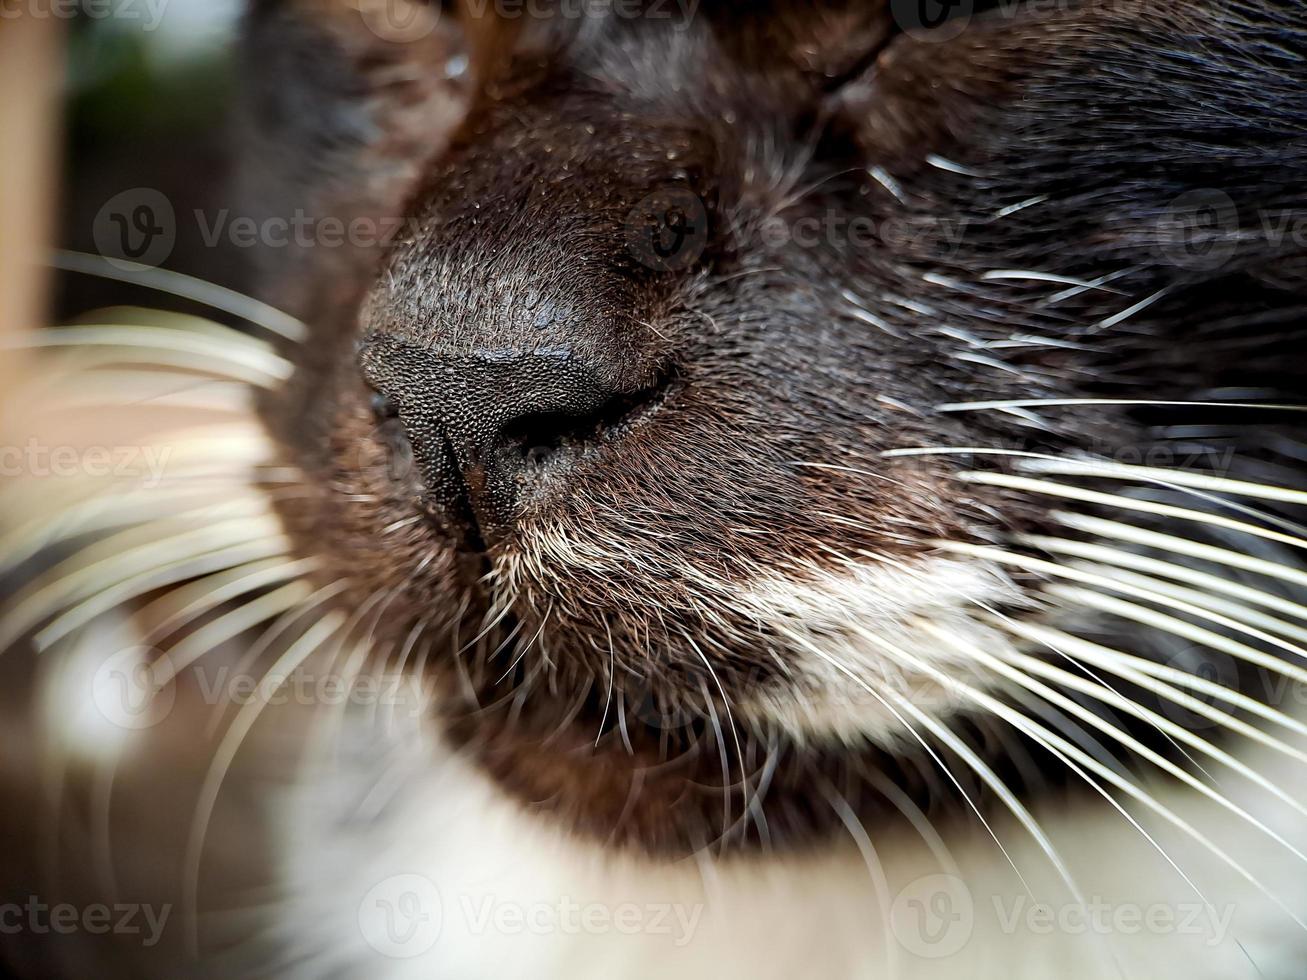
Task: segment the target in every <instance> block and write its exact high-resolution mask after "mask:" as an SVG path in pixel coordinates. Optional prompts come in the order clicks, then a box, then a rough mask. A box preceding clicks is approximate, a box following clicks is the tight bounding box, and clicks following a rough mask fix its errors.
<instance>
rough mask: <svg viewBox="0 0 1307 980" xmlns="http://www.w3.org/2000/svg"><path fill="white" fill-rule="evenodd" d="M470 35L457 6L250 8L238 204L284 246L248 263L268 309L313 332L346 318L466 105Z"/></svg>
mask: <svg viewBox="0 0 1307 980" xmlns="http://www.w3.org/2000/svg"><path fill="white" fill-rule="evenodd" d="M472 33H473V32H470V31H469V30H468V29H467V28H466V26H465V22H464V20H463V19H462V18H461V17H460V16H459V13H458V11H456V10H455V9H453V7H452V5H451V6H442V5H441V4H439V3H426V2H420V0H258V2H255V3H254V4H253V5H252V7H251V9H250V10H249V12H248V14H247V16H246V20H245V24H244V30H243V32H242V38H241V68H242V80H243V84H244V91H243V93H242V99H241V108H240V111H239V113H238V119H239V122H238V126H237V139H238V140H239V141H240V146H239V147H238V152H237V154H236V156H237V158H238V160H239V161H240V162H239V166H238V174H237V188H236V190H237V198H238V200H239V201H240V205H241V208H242V213H245V214H249V215H250V216H252V217H253V218H254V220H255V221H256V223H257V224H258V226H259V227H263V228H277V229H278V230H279V232H280V231H284V232H285V234H284V235H280V234H279V235H278V238H279V241H277V242H269V243H266V247H262V246H261V247H259V248H257V249H253V250H252V251H251V256H252V260H253V263H252V264H253V265H254V268H253V270H252V273H253V279H254V282H253V286H254V290H255V291H256V292H258V293H259V294H260V295H261V296H262V298H264V299H266V300H268V301H269V302H273V303H275V304H276V305H278V306H280V307H281V308H283V309H285V310H286V311H287V312H289V313H292V314H294V315H296V316H298V317H300V318H302V319H304V320H306V321H308V322H317V321H319V320H320V319H322V318H323V317H324V316H329V315H331V314H332V312H333V311H339V310H343V309H348V308H352V306H353V305H354V302H355V300H354V297H357V295H359V294H360V293H361V290H362V289H363V288H364V287H365V286H366V284H367V282H368V281H369V280H370V278H371V274H372V272H373V270H374V269H375V265H376V261H377V260H378V259H379V258H380V255H381V254H382V252H383V251H384V249H385V247H386V246H387V245H388V244H389V243H390V242H391V241H393V240H394V239H395V237H396V236H397V235H402V234H403V233H404V218H403V216H404V213H405V210H404V205H405V202H406V200H407V198H408V196H409V195H410V194H411V193H412V192H413V188H414V185H415V184H416V182H417V180H418V179H419V177H420V176H421V174H422V172H423V169H424V167H425V165H426V164H427V162H428V161H430V160H431V159H433V158H435V157H437V156H438V155H440V154H441V153H443V152H444V150H445V149H446V147H447V146H448V144H449V140H450V137H451V136H452V134H453V133H454V131H455V130H456V129H457V127H458V126H459V124H460V123H461V122H462V120H463V118H464V116H465V114H466V112H467V109H468V106H469V105H470V103H471V99H472V93H473V89H474V87H475V76H476V65H475V64H474V62H473V58H474V55H475V54H476V50H475V48H476V45H475V44H473V43H471V42H470V40H469V38H470V37H471V36H472ZM323 283H330V284H331V285H330V288H329V290H327V294H324V291H323V289H322V284H323Z"/></svg>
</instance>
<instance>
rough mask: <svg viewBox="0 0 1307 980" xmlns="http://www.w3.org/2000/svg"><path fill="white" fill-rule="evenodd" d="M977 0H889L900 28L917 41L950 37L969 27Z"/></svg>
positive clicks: (949, 38)
mask: <svg viewBox="0 0 1307 980" xmlns="http://www.w3.org/2000/svg"><path fill="white" fill-rule="evenodd" d="M974 10H975V0H890V14H891V16H892V17H893V18H894V23H896V24H897V25H898V26H899V28H900V29H901V30H902V31H903V32H904V33H905V34H908V35H911V37H912V38H913V39H914V40H917V41H951V40H953V38H955V37H957V36H958V35H959V34H961V33H962V32H963V31H965V30H966V29H967V25H968V24H970V23H971V14H972V12H973V11H974Z"/></svg>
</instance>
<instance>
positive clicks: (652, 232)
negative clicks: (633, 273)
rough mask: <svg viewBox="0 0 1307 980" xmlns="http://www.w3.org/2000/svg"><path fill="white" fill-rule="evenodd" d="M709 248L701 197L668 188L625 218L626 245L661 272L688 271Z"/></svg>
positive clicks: (643, 202) (705, 217)
mask: <svg viewBox="0 0 1307 980" xmlns="http://www.w3.org/2000/svg"><path fill="white" fill-rule="evenodd" d="M707 244H708V211H707V209H706V208H705V207H704V206H703V201H702V200H701V199H700V198H699V195H697V194H695V193H694V192H693V191H691V190H689V189H688V188H685V187H669V188H667V189H665V190H661V191H655V192H654V193H652V194H650V195H648V196H647V197H645V198H643V199H642V200H641V201H640V203H639V204H637V205H636V206H635V207H634V208H632V209H631V213H630V214H629V215H627V217H626V245H627V248H628V249H629V250H630V252H631V254H632V255H634V256H635V257H636V259H638V260H639V261H640V262H641V263H642V264H644V265H646V266H648V267H649V268H650V269H655V270H657V271H658V272H675V271H677V270H679V269H686V268H689V267H690V266H691V265H693V264H694V263H695V262H697V261H698V259H699V256H701V255H703V250H704V248H705V247H706V246H707Z"/></svg>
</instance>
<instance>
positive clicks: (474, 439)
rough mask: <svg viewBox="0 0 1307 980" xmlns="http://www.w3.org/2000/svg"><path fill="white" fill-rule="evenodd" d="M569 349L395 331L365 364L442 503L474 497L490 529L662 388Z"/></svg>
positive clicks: (368, 353)
mask: <svg viewBox="0 0 1307 980" xmlns="http://www.w3.org/2000/svg"><path fill="white" fill-rule="evenodd" d="M607 367H608V365H607V364H603V363H600V364H595V363H593V362H589V361H587V360H586V359H584V358H582V357H579V356H577V355H576V354H575V353H573V352H572V351H571V350H569V349H537V350H530V351H515V350H503V351H493V350H482V351H476V352H474V353H471V354H466V353H449V352H441V351H437V350H424V349H419V348H415V347H412V346H408V345H403V344H399V343H397V342H394V341H392V340H382V341H377V342H374V343H372V344H370V345H368V347H367V348H366V350H365V354H364V371H365V375H366V376H367V378H368V380H369V382H370V383H371V384H372V386H373V388H374V390H375V391H377V392H378V393H379V394H380V395H381V396H382V400H383V402H384V403H385V405H386V406H387V408H388V409H389V410H391V411H393V412H397V414H398V416H399V418H400V420H401V422H402V424H403V428H404V431H405V433H406V434H407V436H408V438H409V441H410V443H411V445H412V449H413V455H414V458H415V461H416V463H417V465H418V467H419V470H420V473H421V476H422V479H423V482H424V483H425V484H426V487H427V489H428V491H429V492H431V493H432V494H433V496H434V497H435V498H436V499H437V501H438V502H440V503H442V504H444V505H446V506H449V505H450V503H451V498H452V497H460V496H461V497H465V499H466V502H467V503H468V504H470V506H471V510H472V512H473V515H474V516H475V518H476V520H477V522H478V524H480V525H481V529H482V530H487V529H489V530H494V529H502V528H504V527H505V526H507V525H509V524H510V523H511V522H512V521H513V520H514V519H515V517H516V516H517V515H518V512H519V510H520V509H521V506H522V504H523V502H524V500H525V499H527V498H529V497H532V496H533V495H536V494H539V493H542V492H544V491H545V490H547V489H554V490H557V489H559V488H560V485H562V486H564V487H565V484H566V481H567V477H568V475H569V471H570V470H571V469H572V468H573V467H574V466H575V464H576V463H577V461H578V460H579V459H581V458H582V457H583V456H584V455H585V454H586V453H587V452H589V451H591V450H592V449H593V448H595V447H596V446H597V445H598V444H599V443H601V442H602V441H604V440H605V439H607V438H608V437H610V436H611V435H612V433H613V431H614V430H615V429H617V428H619V427H620V426H621V425H622V423H623V422H624V421H625V420H627V419H628V418H629V416H630V415H631V414H632V412H633V411H635V410H636V409H638V408H640V407H641V406H642V405H644V404H645V403H646V402H648V401H649V400H650V399H651V398H652V397H653V396H654V395H656V393H657V390H658V388H659V387H660V386H661V385H660V383H659V382H657V381H655V382H653V383H651V384H648V385H640V384H631V383H629V382H627V383H624V382H623V380H621V379H620V377H614V375H620V373H619V372H614V371H611V370H605V368H607Z"/></svg>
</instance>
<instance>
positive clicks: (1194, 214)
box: [1157, 187, 1239, 272]
mask: <svg viewBox="0 0 1307 980" xmlns="http://www.w3.org/2000/svg"><path fill="white" fill-rule="evenodd" d="M1157 231H1158V248H1159V251H1160V252H1161V253H1162V257H1163V258H1164V259H1165V260H1166V261H1167V262H1170V263H1171V264H1172V265H1177V266H1179V267H1180V268H1182V269H1193V270H1196V271H1200V272H1210V271H1211V270H1213V269H1217V268H1219V267H1220V266H1222V265H1224V264H1225V263H1226V262H1228V261H1229V259H1230V256H1231V255H1233V254H1234V250H1235V249H1236V248H1237V247H1238V244H1239V242H1238V236H1239V209H1238V208H1237V207H1235V203H1234V201H1233V200H1231V199H1230V195H1228V194H1226V193H1225V192H1224V191H1219V190H1216V189H1215V188H1212V187H1205V188H1199V189H1198V190H1193V191H1186V192H1185V193H1184V194H1181V195H1180V196H1179V197H1177V198H1176V199H1175V200H1174V201H1172V202H1171V204H1170V206H1169V207H1167V209H1166V210H1165V211H1164V212H1162V215H1161V217H1160V218H1159V219H1158V227H1157Z"/></svg>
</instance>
